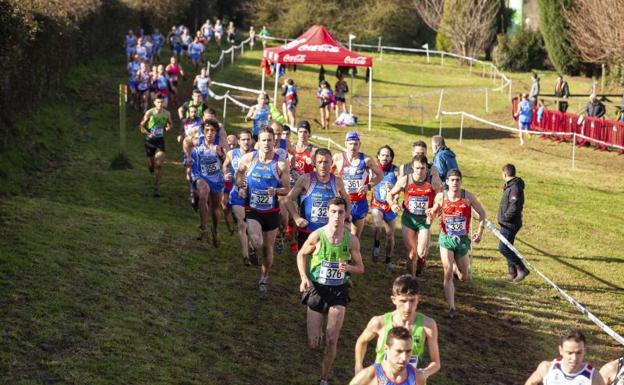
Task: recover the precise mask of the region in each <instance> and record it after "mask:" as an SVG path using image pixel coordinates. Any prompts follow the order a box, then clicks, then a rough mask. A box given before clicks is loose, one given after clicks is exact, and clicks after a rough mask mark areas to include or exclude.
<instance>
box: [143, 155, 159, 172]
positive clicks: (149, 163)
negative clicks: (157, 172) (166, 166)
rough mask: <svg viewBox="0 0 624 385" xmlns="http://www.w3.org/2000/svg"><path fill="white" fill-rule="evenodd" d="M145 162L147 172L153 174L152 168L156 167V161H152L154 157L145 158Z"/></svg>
mask: <svg viewBox="0 0 624 385" xmlns="http://www.w3.org/2000/svg"><path fill="white" fill-rule="evenodd" d="M145 160H147V168H148V169H149V171H150V172H154V167H155V165H156V161H155V160H154V157H153V156H148V157H146V158H145Z"/></svg>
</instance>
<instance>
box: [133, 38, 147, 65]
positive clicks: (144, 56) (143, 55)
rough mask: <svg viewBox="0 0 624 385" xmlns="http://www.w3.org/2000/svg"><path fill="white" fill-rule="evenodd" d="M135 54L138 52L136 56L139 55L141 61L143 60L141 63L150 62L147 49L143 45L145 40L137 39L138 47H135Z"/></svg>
mask: <svg viewBox="0 0 624 385" xmlns="http://www.w3.org/2000/svg"><path fill="white" fill-rule="evenodd" d="M134 52H136V54H137V55H139V59H141V61H144V62H147V61H148V59H147V49H146V48H145V46H144V45H143V38H138V39H137V43H136V46H135V47H134Z"/></svg>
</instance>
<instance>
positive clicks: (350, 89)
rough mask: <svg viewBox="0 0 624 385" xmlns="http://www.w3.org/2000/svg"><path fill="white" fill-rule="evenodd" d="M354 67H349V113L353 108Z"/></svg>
mask: <svg viewBox="0 0 624 385" xmlns="http://www.w3.org/2000/svg"><path fill="white" fill-rule="evenodd" d="M354 68H355V67H351V85H350V86H349V113H350V114H351V113H352V112H351V111H352V110H353V69H354Z"/></svg>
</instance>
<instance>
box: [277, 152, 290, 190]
mask: <svg viewBox="0 0 624 385" xmlns="http://www.w3.org/2000/svg"><path fill="white" fill-rule="evenodd" d="M277 173H278V174H279V177H280V184H281V185H282V187H279V188H276V189H275V195H282V196H283V195H287V194H288V191H290V179H288V163H286V161H284V160H278V161H277Z"/></svg>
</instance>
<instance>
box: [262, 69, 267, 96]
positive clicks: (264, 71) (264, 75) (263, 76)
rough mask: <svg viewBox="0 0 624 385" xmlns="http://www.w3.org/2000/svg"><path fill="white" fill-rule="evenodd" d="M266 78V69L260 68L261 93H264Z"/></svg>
mask: <svg viewBox="0 0 624 385" xmlns="http://www.w3.org/2000/svg"><path fill="white" fill-rule="evenodd" d="M265 77H266V68H264V67H262V88H261V90H262V92H264V78H265Z"/></svg>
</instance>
